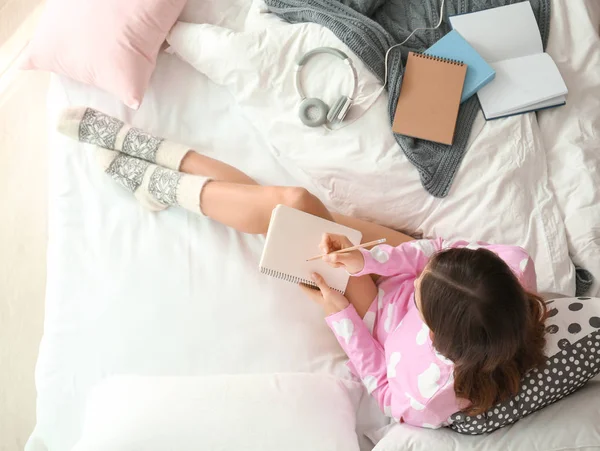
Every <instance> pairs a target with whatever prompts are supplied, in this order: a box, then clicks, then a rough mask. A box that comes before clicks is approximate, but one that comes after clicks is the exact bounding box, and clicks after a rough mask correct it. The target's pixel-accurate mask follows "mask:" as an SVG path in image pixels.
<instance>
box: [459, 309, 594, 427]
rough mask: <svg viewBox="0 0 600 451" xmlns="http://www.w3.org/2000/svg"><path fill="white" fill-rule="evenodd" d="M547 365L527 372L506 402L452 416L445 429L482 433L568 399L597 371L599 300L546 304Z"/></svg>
mask: <svg viewBox="0 0 600 451" xmlns="http://www.w3.org/2000/svg"><path fill="white" fill-rule="evenodd" d="M548 309H549V318H548V320H547V321H546V334H547V335H546V340H547V342H546V355H547V356H548V360H547V361H546V365H545V366H543V367H540V368H536V369H534V370H532V371H530V372H529V373H528V374H527V375H526V376H525V377H524V378H523V380H522V382H521V389H520V390H519V392H518V393H517V395H516V396H514V397H513V398H511V399H508V400H506V401H504V402H501V403H498V404H497V405H496V406H494V407H493V408H492V409H490V410H489V411H488V412H487V413H484V414H481V415H476V416H468V415H465V414H462V413H457V414H454V415H453V416H452V417H451V418H450V420H449V422H450V428H452V429H454V430H455V431H456V432H460V433H463V434H471V435H477V434H485V433H488V432H492V431H495V430H496V429H498V428H501V427H504V426H507V425H510V424H513V423H514V422H516V421H518V420H520V419H521V418H523V417H525V416H527V415H529V414H531V413H533V412H535V411H537V410H540V409H542V408H544V407H546V406H547V405H549V404H552V403H554V402H556V401H558V400H559V399H562V398H564V397H565V396H567V395H570V394H571V393H573V392H574V391H575V390H577V389H579V388H581V387H583V386H584V385H585V384H586V382H587V381H589V380H590V379H592V378H593V377H594V376H596V375H597V374H598V373H599V372H600V298H585V297H580V298H562V299H553V300H550V301H548Z"/></svg>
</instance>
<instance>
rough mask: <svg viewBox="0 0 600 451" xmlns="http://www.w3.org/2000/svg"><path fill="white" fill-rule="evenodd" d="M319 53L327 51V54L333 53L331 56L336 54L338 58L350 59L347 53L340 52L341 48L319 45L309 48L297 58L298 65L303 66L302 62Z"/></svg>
mask: <svg viewBox="0 0 600 451" xmlns="http://www.w3.org/2000/svg"><path fill="white" fill-rule="evenodd" d="M320 53H328V54H329V55H333V56H337V57H338V58H339V59H341V60H347V59H350V58H348V55H346V54H345V53H344V52H342V51H341V50H338V49H335V48H333V47H319V48H316V49H314V50H311V51H310V52H308V53H306V54H305V55H304V56H302V57H301V58H300V59H299V60H298V63H297V64H298V66H304V64H305V63H306V62H307V61H308V60H309V59H311V58H312V57H313V56H314V55H318V54H320Z"/></svg>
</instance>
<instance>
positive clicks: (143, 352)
mask: <svg viewBox="0 0 600 451" xmlns="http://www.w3.org/2000/svg"><path fill="white" fill-rule="evenodd" d="M190 5H192V6H193V5H195V9H194V8H193V7H192V6H188V8H187V10H186V13H185V14H186V15H185V19H186V20H187V21H198V22H200V21H207V20H210V21H212V23H216V24H220V25H225V26H230V27H239V26H242V23H243V20H244V12H245V11H247V9H248V8H247V6H248V3H247V2H245V1H242V0H235V1H233V2H190ZM207 5H212V9H210V8H209V7H208V6H207ZM219 5H221V6H219ZM232 5H233V6H232ZM554 5H555V6H556V8H555V11H554V12H553V22H552V27H553V28H552V30H553V33H554V32H560V33H561V36H562V37H563V38H564V39H562V40H561V42H562V43H559V42H558V41H553V42H554V44H552V46H553V47H551V48H550V50H552V51H553V52H554V53H553V54H552V55H553V57H554V58H555V59H557V63H559V67H560V68H561V71H563V75H564V76H565V79H566V81H567V84H568V85H569V88H570V89H571V90H575V91H576V92H577V88H576V87H574V86H572V84H573V81H575V80H577V82H581V83H584V82H585V83H584V86H586V88H585V89H587V90H583V91H581V92H580V94H577V95H576V96H575V99H573V103H574V106H573V107H572V108H575V109H577V108H578V107H577V105H583V106H582V107H581V108H583V109H582V110H581V112H582V114H583V115H582V116H576V117H572V116H571V114H569V113H573V110H565V109H557V110H556V111H555V112H549V113H543V114H540V122H539V124H538V121H537V119H536V116H535V115H533V114H528V115H524V116H519V117H515V118H509V119H507V120H503V121H495V122H489V123H485V121H484V120H483V118H482V117H479V118H478V120H477V121H476V124H475V126H474V128H473V132H472V136H471V140H470V143H471V144H470V145H471V147H470V149H469V151H468V152H467V157H466V158H465V160H464V162H463V166H462V167H461V169H460V171H459V174H458V176H457V179H456V180H455V182H454V186H453V189H452V192H451V193H450V196H449V197H448V198H447V199H445V200H439V199H433V198H431V196H429V195H427V194H426V193H425V192H424V191H423V190H422V188H421V187H420V185H419V181H418V177H417V174H416V171H414V170H413V168H412V166H410V163H409V162H407V161H406V159H405V158H403V156H402V154H401V153H400V152H399V149H397V147H394V146H395V144H394V141H393V138H392V137H391V135H390V137H380V139H379V140H375V139H373V140H372V141H365V140H363V141H361V140H358V141H357V143H358V144H359V145H360V146H361V147H360V149H362V151H361V152H358V150H357V148H355V147H351V148H345V147H342V146H337V147H334V148H333V149H331V152H329V153H327V154H323V155H320V156H319V158H317V157H315V155H314V154H311V152H310V150H311V149H310V148H304V149H303V148H302V146H298V145H297V146H296V147H294V146H293V145H290V146H288V147H287V148H285V149H283V150H285V152H283V153H282V152H280V151H281V150H282V149H281V148H277V149H276V148H275V147H274V145H273V136H271V135H269V134H268V133H265V132H264V129H263V128H262V127H261V123H259V122H257V121H256V118H252V117H249V116H248V114H247V111H246V110H244V106H243V105H240V104H239V103H238V102H237V101H236V98H235V95H234V94H235V93H233V94H232V92H231V91H230V90H228V89H226V88H224V87H223V86H219V85H217V84H215V83H214V82H212V81H210V80H209V79H208V78H207V77H206V76H204V75H202V74H200V73H198V72H197V71H196V70H194V69H193V68H192V67H191V66H189V65H188V64H186V63H184V62H183V61H181V60H180V59H179V58H178V57H177V56H175V55H170V54H161V55H160V56H159V59H158V64H157V69H156V72H155V74H154V75H153V78H152V84H151V87H150V90H149V92H148V94H147V96H146V98H145V100H144V103H143V105H142V107H141V108H140V110H139V111H138V112H132V111H131V110H128V109H127V108H126V107H124V106H122V105H120V104H119V103H118V101H116V100H115V99H113V98H112V97H110V96H109V95H108V94H105V93H103V92H101V91H99V90H97V89H94V88H92V87H89V86H84V85H81V84H78V83H77V82H74V81H72V80H68V79H66V78H62V77H58V76H53V78H52V81H51V86H50V91H49V97H48V110H49V116H50V117H51V118H54V119H55V118H56V117H57V115H58V111H60V109H62V108H64V107H66V106H70V105H88V106H92V107H95V108H98V109H100V110H103V111H105V112H107V113H110V114H113V115H116V116H118V117H120V118H122V119H124V120H128V121H130V122H132V123H133V124H134V125H135V126H137V127H141V128H146V129H148V130H151V131H153V132H154V133H156V134H160V135H162V136H165V137H167V138H170V139H173V140H177V141H180V142H185V143H187V144H189V145H190V146H191V147H193V148H195V149H198V150H199V151H200V152H203V153H205V154H206V155H209V156H211V157H214V158H218V159H221V160H223V161H225V162H227V163H230V164H232V165H234V166H236V167H238V168H240V169H241V170H243V171H245V172H247V173H248V174H249V175H250V176H251V177H253V178H255V179H256V180H257V181H259V182H260V183H263V184H274V185H301V186H305V187H307V188H309V189H310V190H311V191H313V192H314V193H315V194H316V195H318V196H319V197H320V198H321V199H322V200H323V201H324V202H325V203H326V204H327V205H328V206H329V207H330V208H332V209H335V210H337V211H339V212H342V213H349V214H355V215H359V216H362V217H365V218H369V219H373V220H377V221H378V222H381V223H384V224H386V225H391V226H394V227H396V228H402V229H404V230H409V231H412V232H417V233H422V234H424V235H428V236H433V235H440V236H447V237H448V238H454V237H460V238H469V239H483V240H487V241H498V242H499V241H503V242H510V243H511V244H520V245H523V246H524V247H526V248H527V249H528V251H530V252H531V254H532V256H533V258H534V260H535V262H536V267H537V268H538V279H539V281H540V284H541V289H543V290H544V291H554V292H557V291H558V292H563V293H564V294H572V292H573V290H574V269H573V266H572V264H571V260H570V258H569V257H570V256H571V257H572V258H573V259H574V260H575V261H577V262H578V263H581V264H582V265H584V266H586V267H588V268H589V269H591V270H593V271H594V272H595V275H596V277H597V278H599V277H600V268H599V267H598V266H597V265H598V263H597V260H594V258H593V255H598V250H599V248H600V239H599V236H600V233H598V230H597V228H596V229H594V227H597V224H599V223H600V222H599V221H598V209H599V208H600V207H599V205H598V198H597V196H598V191H597V188H596V186H597V182H598V179H597V177H598V173H597V171H596V172H595V171H594V170H593V168H592V170H589V168H586V169H585V170H583V169H582V166H578V168H580V169H582V171H579V172H577V173H574V172H573V171H571V170H567V169H566V168H571V167H572V166H573V164H574V162H573V160H571V159H570V158H569V157H568V155H575V156H577V158H579V159H580V160H578V161H582V164H583V162H586V164H588V165H593V164H595V165H596V166H595V167H596V168H597V167H598V156H597V155H592V152H591V149H593V148H595V149H597V148H598V147H600V146H599V145H598V125H599V122H598V121H599V119H598V111H599V109H598V108H596V107H597V105H598V104H597V98H595V100H594V97H593V96H592V95H591V94H590V93H591V92H592V91H593V89H594V87H597V86H598V85H597V83H598V75H596V74H589V72H590V71H589V70H588V71H586V72H585V73H584V72H583V71H582V72H578V71H577V68H578V67H580V66H577V64H581V65H585V64H588V63H585V61H584V60H582V59H583V58H584V54H585V52H588V54H589V55H591V57H594V55H595V57H597V52H596V53H594V52H595V50H593V49H592V46H593V45H597V25H596V28H594V27H592V28H591V29H588V31H587V34H586V35H583V37H582V36H580V35H579V34H578V33H580V32H581V29H580V28H577V27H574V26H573V24H574V23H576V21H577V20H582V18H585V17H587V18H588V19H587V20H588V22H589V21H590V20H592V19H591V18H592V17H596V18H598V17H599V15H598V14H597V13H598V11H594V8H596V7H595V6H594V5H593V0H586V2H582V3H581V5H580V6H577V7H575V8H573V9H572V10H571V8H570V9H569V10H567V9H566V6H564V5H563V2H559V1H558V0H556V1H554ZM596 9H597V8H596ZM592 14H596V15H595V16H592ZM586 15H587V16H586ZM207 17H209V19H207ZM597 23H598V21H597V20H596V22H595V24H597ZM594 33H596V34H594ZM566 38H568V39H566ZM584 38H585V40H584V41H585V42H586V44H585V45H583V44H579V47H578V50H577V52H579V53H577V52H575V51H574V50H573V49H574V42H575V41H574V40H575V39H584ZM594 39H595V41H594ZM565 42H567V44H565ZM568 42H570V43H571V44H570V45H569V44H568ZM580 42H581V41H578V43H580ZM588 43H589V44H588ZM594 43H595V44H594ZM588 47H589V48H588ZM585 49H587V50H585ZM571 53H573V55H580V56H578V58H580V59H571V58H570V57H566V56H565V57H564V58H563V56H564V55H569V54H571ZM573 58H574V57H573ZM582 61H583V62H582ZM572 65H575V66H573V67H572ZM570 68H571V69H572V70H570ZM571 77H573V78H571ZM596 92H597V91H596ZM386 101H387V99H385V98H382V99H381V102H380V104H381V105H380V106H376V107H374V109H373V112H370V113H369V115H370V116H369V118H367V119H366V123H365V124H362V125H361V124H360V122H358V123H357V124H358V126H359V128H360V127H362V130H363V131H364V130H367V129H368V127H369V124H370V121H377V120H384V118H385V114H386V108H385V102H386ZM594 102H596V103H594ZM594 108H596V110H595V111H594ZM377 115H379V116H377ZM371 117H373V118H371ZM382 118H383V119H382ZM53 122H54V120H51V121H50V123H49V150H48V151H49V171H50V172H49V185H48V199H49V218H48V224H49V225H48V227H49V230H48V236H49V243H48V278H47V279H48V282H47V294H46V317H45V324H44V337H43V339H42V342H41V344H40V353H39V360H38V363H37V368H36V387H37V391H38V399H37V425H36V427H35V430H34V431H33V433H32V436H31V438H30V440H29V442H28V444H27V447H26V449H27V451H42V450H48V451H54V450H60V451H63V450H69V449H70V448H71V447H72V446H73V444H74V443H75V442H76V441H77V439H78V438H79V434H80V431H81V421H82V412H83V410H84V407H85V401H86V397H87V394H88V393H89V392H90V390H91V389H92V387H93V386H94V385H95V384H97V383H98V382H99V381H100V380H102V379H104V378H106V377H108V376H111V375H115V374H137V375H169V376H188V375H209V374H211V375H212V374H237V373H269V372H313V373H326V374H333V375H336V376H341V377H347V373H346V369H345V365H344V362H345V357H344V354H343V352H342V351H341V350H340V348H339V346H338V345H337V343H336V341H335V339H334V338H333V336H332V334H331V333H330V331H329V330H328V328H327V326H326V325H325V323H324V321H323V318H322V313H321V312H320V311H319V309H318V308H317V307H316V306H314V305H313V304H311V302H310V301H309V300H307V299H305V298H304V297H303V295H302V294H301V293H300V291H299V290H298V289H297V287H295V286H293V285H291V284H288V283H286V282H282V281H278V280H274V279H270V278H268V277H265V276H261V275H259V273H258V271H257V266H258V261H259V257H260V253H261V251H262V247H263V244H264V238H263V237H260V236H250V235H244V234H240V233H237V232H235V231H233V230H230V229H228V228H226V227H223V226H221V225H219V224H217V223H215V222H213V221H211V220H210V219H207V218H204V217H199V216H194V215H193V214H191V213H188V212H186V211H182V210H176V209H169V210H168V211H166V212H161V213H159V214H156V213H151V212H148V211H146V210H144V209H143V208H142V207H141V206H140V205H139V204H138V203H137V201H136V200H135V199H134V198H133V196H130V195H128V193H126V192H124V191H123V190H122V189H121V188H120V187H119V186H117V185H116V184H114V183H111V182H110V180H109V179H108V178H107V177H106V176H105V175H104V174H102V173H100V172H99V170H98V169H97V168H96V166H95V162H94V159H93V156H92V154H91V149H90V148H89V147H87V146H85V145H81V144H79V143H77V142H74V141H71V140H69V139H67V138H64V137H62V136H60V135H58V134H57V133H56V132H55V131H54V124H53ZM559 125H560V127H563V129H562V130H563V131H564V133H563V132H561V131H560V130H557V128H558V127H559ZM578 130H587V131H588V132H587V133H586V135H585V136H584V137H583V138H581V137H578V136H577V131H578ZM357 133H359V132H357ZM355 141H356V140H355ZM364 149H369V153H367V152H365V151H364ZM549 149H551V150H549ZM303 150H304V152H303ZM485 174H488V175H485ZM578 180H582V181H583V182H582V183H578ZM361 186H362V187H367V188H368V189H366V190H365V189H361ZM523 191H527V192H526V193H524V192H523ZM376 194H377V195H376ZM573 197H575V198H576V199H577V200H576V201H573ZM573 202H575V203H573ZM511 204H516V205H518V206H519V208H518V209H517V208H516V207H511ZM502 211H507V212H508V213H507V214H508V215H510V218H506V217H505V218H502V217H500V215H501V212H502ZM572 215H574V217H573V216H572ZM461 217H462V219H463V220H462V221H461ZM573 222H574V224H573ZM565 224H566V227H565ZM594 265H595V266H594ZM595 289H597V286H596V287H595ZM363 404H364V405H363V408H362V409H361V410H360V411H359V428H360V430H365V431H366V430H373V429H375V428H377V427H380V426H382V425H383V424H384V423H385V420H384V418H383V417H382V415H381V414H380V413H378V412H377V410H376V408H374V406H373V404H372V403H371V402H369V401H368V398H365V402H364V403H363ZM362 447H363V448H364V449H369V445H368V444H367V443H366V442H363V444H362Z"/></svg>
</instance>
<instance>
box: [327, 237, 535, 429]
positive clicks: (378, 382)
mask: <svg viewBox="0 0 600 451" xmlns="http://www.w3.org/2000/svg"><path fill="white" fill-rule="evenodd" d="M456 247H467V248H469V249H476V248H479V247H485V248H486V249H488V250H490V251H492V252H495V253H496V254H497V255H498V256H499V257H500V258H502V259H503V260H504V261H505V262H506V263H507V264H508V265H509V266H510V268H511V269H512V270H513V272H514V273H515V274H516V275H517V277H518V278H519V280H520V281H521V284H522V285H523V286H524V287H525V288H526V289H527V290H530V291H535V290H536V276H535V270H534V266H533V262H532V260H531V259H530V258H529V255H527V253H526V252H525V250H523V249H522V248H520V247H516V246H501V245H497V246H496V245H487V244H484V243H476V244H470V243H468V242H466V241H455V242H447V241H444V240H442V239H435V240H417V241H409V242H407V243H403V244H401V245H400V246H398V247H391V246H387V245H381V246H377V247H375V248H373V249H372V250H371V251H365V250H361V252H362V254H363V256H364V260H365V266H364V268H363V270H362V271H361V272H360V273H357V274H354V276H361V275H364V274H378V275H380V276H384V277H381V278H380V279H379V280H378V282H377V288H378V294H377V298H376V299H375V300H374V301H373V303H372V304H371V307H370V309H369V311H368V312H367V313H366V314H365V317H364V318H362V319H361V318H360V316H359V315H358V314H357V313H356V310H355V309H354V307H353V306H352V305H350V306H348V307H347V308H346V309H344V310H342V311H341V312H338V313H335V314H333V315H330V316H328V317H327V318H326V321H327V324H328V325H329V327H330V328H331V329H332V331H333V332H334V333H335V336H336V337H337V339H338V341H339V343H340V345H341V346H342V348H343V349H344V351H345V352H346V354H347V355H348V357H349V359H350V361H349V367H350V369H351V371H352V372H353V373H354V375H355V376H357V377H358V378H360V379H361V380H362V382H363V384H364V385H365V387H366V389H367V391H368V392H369V393H370V394H371V395H372V396H373V397H374V398H375V399H376V400H377V402H378V403H379V406H380V408H381V410H382V411H383V412H384V413H385V414H386V415H387V416H389V417H392V418H393V419H394V420H395V421H402V422H405V423H408V424H411V425H414V426H420V427H426V428H439V427H441V426H445V425H447V424H448V423H447V421H448V419H449V417H450V416H452V415H453V414H454V413H456V412H458V411H460V410H462V409H463V408H464V407H466V406H467V404H468V403H467V402H466V401H465V400H461V399H458V398H457V397H456V395H455V393H454V378H453V372H454V364H453V363H452V362H451V361H450V360H448V359H446V358H445V357H444V356H442V355H441V354H439V353H438V352H437V351H436V350H435V349H434V347H433V345H432V343H431V339H430V336H429V328H428V327H427V326H426V325H425V323H424V322H423V320H422V319H421V316H420V315H419V311H418V310H417V308H416V305H415V302H414V291H415V288H414V282H415V279H417V278H418V277H419V275H420V273H421V271H423V269H424V268H425V265H426V264H427V262H428V261H429V259H430V258H431V256H432V255H433V254H434V253H436V252H438V251H440V250H442V249H446V248H456Z"/></svg>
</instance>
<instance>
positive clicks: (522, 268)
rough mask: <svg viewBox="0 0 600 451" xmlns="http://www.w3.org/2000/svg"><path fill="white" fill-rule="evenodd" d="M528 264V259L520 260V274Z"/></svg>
mask: <svg viewBox="0 0 600 451" xmlns="http://www.w3.org/2000/svg"><path fill="white" fill-rule="evenodd" d="M528 262H529V258H526V259H524V260H521V263H519V269H520V270H521V272H524V271H525V268H527V263H528Z"/></svg>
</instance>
